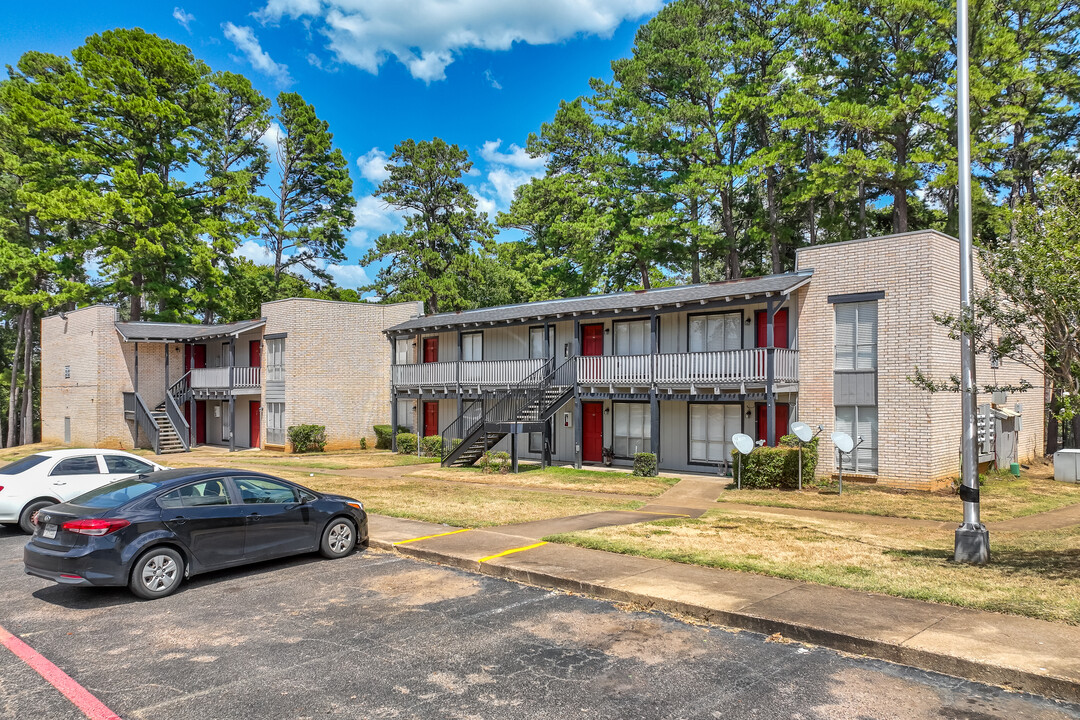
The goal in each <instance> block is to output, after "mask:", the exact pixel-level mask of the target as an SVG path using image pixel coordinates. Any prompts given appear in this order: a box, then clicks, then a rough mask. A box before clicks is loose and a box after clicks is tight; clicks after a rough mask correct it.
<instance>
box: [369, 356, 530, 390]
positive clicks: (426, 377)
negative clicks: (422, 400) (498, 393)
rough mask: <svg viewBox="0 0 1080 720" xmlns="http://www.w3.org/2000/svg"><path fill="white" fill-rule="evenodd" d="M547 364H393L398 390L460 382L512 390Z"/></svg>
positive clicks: (528, 361)
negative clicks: (512, 387) (510, 387)
mask: <svg viewBox="0 0 1080 720" xmlns="http://www.w3.org/2000/svg"><path fill="white" fill-rule="evenodd" d="M543 364H544V361H543V359H542V358H532V359H529V360H484V361H473V362H460V363H459V362H434V363H419V364H415V365H393V366H391V369H392V371H393V373H392V379H393V383H394V385H395V386H397V387H433V386H443V387H450V386H452V385H457V384H458V383H459V382H460V383H461V384H462V385H465V386H467V387H508V386H510V385H516V384H517V383H519V382H521V381H522V380H524V379H525V378H527V377H528V376H529V375H531V374H533V373H534V372H536V371H537V370H539V369H540V366H541V365H543Z"/></svg>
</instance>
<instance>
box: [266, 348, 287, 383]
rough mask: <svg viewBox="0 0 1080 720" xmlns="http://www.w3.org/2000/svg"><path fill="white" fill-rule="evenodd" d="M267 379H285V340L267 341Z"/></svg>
mask: <svg viewBox="0 0 1080 720" xmlns="http://www.w3.org/2000/svg"><path fill="white" fill-rule="evenodd" d="M266 379H267V380H284V379H285V338H271V339H269V340H267V341H266Z"/></svg>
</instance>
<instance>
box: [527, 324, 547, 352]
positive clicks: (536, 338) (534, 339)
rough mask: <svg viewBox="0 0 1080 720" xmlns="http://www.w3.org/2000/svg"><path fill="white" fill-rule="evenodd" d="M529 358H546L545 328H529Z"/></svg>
mask: <svg viewBox="0 0 1080 720" xmlns="http://www.w3.org/2000/svg"><path fill="white" fill-rule="evenodd" d="M529 357H530V358H542V357H544V328H542V327H534V328H529Z"/></svg>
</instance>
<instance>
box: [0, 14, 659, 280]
mask: <svg viewBox="0 0 1080 720" xmlns="http://www.w3.org/2000/svg"><path fill="white" fill-rule="evenodd" d="M660 5H661V2H660V0H540V1H538V0H524V1H522V0H401V1H396V2H395V1H394V0H260V1H258V2H221V1H220V0H219V1H218V2H205V1H202V0H199V1H191V0H186V1H183V2H179V3H176V4H174V3H172V2H168V3H158V2H119V1H118V2H106V3H85V2H55V1H54V2H49V3H45V4H38V3H33V2H6V3H4V4H3V7H2V8H0V28H3V30H0V61H2V62H3V63H4V64H14V63H15V61H16V60H17V59H18V57H19V55H21V54H22V53H23V52H25V51H27V50H41V51H46V52H53V53H57V54H65V55H66V54H68V53H70V51H71V50H72V49H73V48H75V47H77V46H79V45H81V44H82V42H83V40H84V39H85V38H86V37H87V36H89V35H92V34H94V33H97V32H101V31H104V30H108V29H111V28H115V27H141V28H143V29H145V30H147V31H149V32H153V33H156V34H158V35H161V36H163V37H167V38H169V39H171V40H174V41H176V42H179V43H183V44H185V45H187V46H188V47H190V48H191V49H192V51H193V52H194V53H195V55H196V56H197V57H199V58H201V59H203V60H204V61H206V62H207V63H208V64H209V65H210V66H211V67H212V68H214V69H215V70H217V69H220V70H231V71H234V72H240V73H243V74H245V75H246V76H248V77H249V78H251V80H252V81H253V82H254V83H255V85H256V87H258V88H259V89H260V90H261V91H262V92H264V93H265V94H267V95H268V96H269V97H271V98H272V97H274V96H276V94H277V93H278V92H279V91H281V90H285V89H288V90H292V91H295V92H299V93H300V94H301V95H302V96H303V97H304V98H305V99H306V100H307V101H308V102H310V103H312V104H313V105H314V106H315V108H316V111H317V112H318V114H319V116H320V117H322V118H323V119H325V120H327V121H328V122H329V123H330V128H331V131H332V132H333V133H334V137H335V142H336V143H337V144H338V146H339V147H340V148H341V149H342V151H343V152H344V154H345V156H346V157H347V158H348V159H349V162H350V163H351V171H352V175H353V180H354V185H355V195H356V197H357V203H358V204H357V226H356V227H355V228H354V229H353V230H352V232H351V233H350V242H349V245H348V247H347V253H348V256H349V260H348V261H347V262H346V263H343V264H342V266H334V267H332V268H331V271H332V274H333V275H334V276H335V278H336V279H337V281H338V284H340V285H343V286H345V287H355V286H357V285H361V284H363V283H364V282H365V281H366V277H367V276H372V275H373V274H374V268H368V270H367V276H365V272H364V270H362V269H361V268H359V267H358V266H357V265H356V262H357V259H358V258H359V257H360V256H361V255H363V253H364V252H365V251H366V250H367V248H369V247H370V246H371V244H372V242H373V241H374V239H375V238H376V237H377V236H378V235H379V234H380V233H383V232H386V231H388V230H392V229H394V228H395V227H398V226H399V223H400V218H397V217H396V216H395V215H394V214H393V213H392V212H390V211H389V210H388V209H387V208H385V207H383V206H382V205H381V204H380V203H379V202H378V201H376V200H374V199H373V198H371V197H370V194H371V192H372V190H373V189H374V188H375V186H376V185H377V184H378V181H379V179H380V172H381V166H382V165H383V164H384V157H385V155H386V154H389V153H390V152H391V151H392V149H393V147H394V145H395V144H396V143H398V142H400V141H402V140H404V139H406V138H410V137H411V138H415V139H417V140H422V139H430V138H432V137H434V136H438V137H441V138H443V139H444V140H446V141H448V142H452V143H456V144H458V145H459V146H461V147H463V148H465V149H466V150H468V152H469V155H470V157H471V159H472V160H473V161H474V163H475V169H474V172H473V174H472V175H471V176H470V177H469V178H467V180H468V182H469V184H470V186H471V187H472V189H473V192H474V194H475V195H476V196H477V197H478V198H479V202H480V207H481V208H482V209H484V210H486V211H488V212H490V213H491V216H492V219H494V214H495V212H497V211H498V210H501V209H505V207H506V206H507V204H508V203H509V201H510V199H511V198H512V196H513V189H514V187H516V186H517V185H519V184H521V183H522V182H525V181H527V180H528V178H529V177H530V175H532V174H537V173H540V172H542V162H537V161H535V160H532V159H530V158H528V157H527V155H525V153H524V152H522V151H521V150H520V148H521V147H522V146H524V144H525V140H526V138H527V137H528V134H529V133H530V132H534V131H537V130H539V128H540V124H541V123H543V122H545V121H548V120H550V119H551V118H552V116H553V115H554V112H555V110H556V108H557V107H558V103H559V101H560V100H562V99H567V100H569V99H573V98H575V97H577V96H579V95H582V94H585V93H587V92H588V91H589V87H588V81H589V78H590V77H603V78H610V75H611V69H610V63H611V61H612V60H613V59H615V58H618V57H623V56H625V55H627V54H628V53H629V52H630V49H631V47H632V45H633V39H634V32H635V30H636V29H637V27H638V26H639V25H640V24H641V23H642V22H644V21H645V20H647V19H648V18H649V17H650V16H651V15H653V14H654V13H655V12H656V10H658V9H659V6H660ZM267 141H268V142H270V141H271V139H270V138H267ZM240 252H242V253H243V254H245V255H248V256H249V257H252V258H254V259H259V257H260V250H259V248H258V247H257V245H256V244H255V243H254V241H249V242H248V243H245V245H244V246H243V247H242V249H241V250H240Z"/></svg>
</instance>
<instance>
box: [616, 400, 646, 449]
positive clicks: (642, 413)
mask: <svg viewBox="0 0 1080 720" xmlns="http://www.w3.org/2000/svg"><path fill="white" fill-rule="evenodd" d="M611 414H612V435H613V436H614V442H613V443H612V450H613V451H614V453H615V455H616V456H617V457H624V458H631V457H633V456H634V453H639V452H649V449H650V448H651V447H652V442H651V438H652V421H651V418H650V417H649V406H648V405H646V404H644V403H612V409H611Z"/></svg>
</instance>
